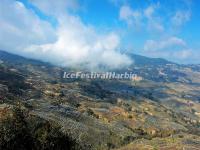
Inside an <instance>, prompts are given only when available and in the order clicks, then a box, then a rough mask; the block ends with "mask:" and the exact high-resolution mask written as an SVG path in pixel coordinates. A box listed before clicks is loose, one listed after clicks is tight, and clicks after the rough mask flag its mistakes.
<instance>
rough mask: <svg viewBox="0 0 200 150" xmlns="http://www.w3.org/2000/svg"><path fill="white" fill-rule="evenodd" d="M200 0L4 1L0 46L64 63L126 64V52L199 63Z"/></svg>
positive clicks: (0, 13) (0, 6)
mask: <svg viewBox="0 0 200 150" xmlns="http://www.w3.org/2000/svg"><path fill="white" fill-rule="evenodd" d="M199 33H200V1H199V0H176V1H175V0H56V1H55V0H1V2H0V49H1V50H5V51H8V52H11V53H15V54H18V55H22V56H25V57H29V58H35V59H39V60H43V61H47V62H50V63H54V64H57V65H61V66H73V67H76V66H79V67H80V66H83V67H87V68H91V69H93V68H96V67H98V66H100V65H104V66H107V67H110V68H118V67H124V66H127V65H130V64H132V63H134V61H133V60H131V59H130V58H129V56H128V53H135V54H140V55H144V56H148V57H155V58H158V57H159V58H165V59H168V60H170V61H174V62H178V63H184V64H188V63H195V64H200V42H199V40H200V34H199Z"/></svg>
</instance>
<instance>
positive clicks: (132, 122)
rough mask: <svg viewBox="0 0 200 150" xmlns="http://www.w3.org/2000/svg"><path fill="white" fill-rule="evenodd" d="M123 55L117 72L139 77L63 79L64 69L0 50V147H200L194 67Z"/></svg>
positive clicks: (198, 78)
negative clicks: (127, 60)
mask: <svg viewBox="0 0 200 150" xmlns="http://www.w3.org/2000/svg"><path fill="white" fill-rule="evenodd" d="M130 57H131V58H132V59H133V60H134V62H135V63H134V64H133V65H132V66H130V67H128V68H126V69H123V70H117V71H118V72H124V71H127V72H134V73H136V74H137V75H139V76H141V77H142V78H143V80H142V81H140V82H134V81H132V80H103V79H95V80H89V79H63V78H62V74H63V71H72V70H71V69H69V68H61V67H58V66H54V65H51V64H49V63H43V62H40V61H37V60H32V59H26V58H24V57H21V56H17V55H13V54H9V53H7V52H4V51H0V132H1V136H0V144H1V145H0V149H6V148H7V149H9V148H10V149H20V150H21V149H27V148H29V145H30V144H32V145H34V146H35V147H34V148H33V149H87V150H88V149H91V150H96V149H98V150H106V149H118V150H125V149H126V150H129V149H130V150H133V149H136V150H140V149H141V150H143V149H149V150H151V149H167V150H169V149H171V150H179V149H183V148H185V149H195V148H196V149H199V147H200V134H199V133H200V132H199V131H200V93H199V91H200V66H199V65H180V64H176V63H172V62H169V61H167V60H164V59H159V58H158V59H153V58H147V57H144V56H139V55H133V54H131V55H130ZM11 124H13V126H11V127H10V125H11ZM15 124H16V125H15ZM18 125H19V126H18ZM5 128H6V129H7V130H4V129H5ZM9 128H10V129H11V128H12V129H13V130H8V129H9ZM21 129H23V130H21ZM23 136H25V137H29V138H22V140H21V141H20V140H19V141H17V140H16V139H18V138H20V137H23ZM27 139H28V140H27ZM13 141H16V143H15V144H13V147H8V146H9V145H10V144H9V143H12V142H13ZM22 141H24V142H22Z"/></svg>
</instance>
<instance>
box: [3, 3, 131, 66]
mask: <svg viewBox="0 0 200 150" xmlns="http://www.w3.org/2000/svg"><path fill="white" fill-rule="evenodd" d="M30 3H31V4H32V5H33V6H34V7H36V8H37V9H39V11H41V12H42V13H43V15H45V16H50V17H53V18H55V19H56V21H57V26H52V24H51V23H50V22H48V21H45V20H44V19H41V16H39V15H38V14H36V12H34V10H33V9H31V8H27V7H25V6H24V4H23V3H22V2H19V1H15V0H1V3H0V22H1V24H0V49H3V50H7V51H9V52H12V53H16V54H20V55H23V56H27V57H30V58H36V59H40V60H43V61H47V62H51V63H54V64H57V65H62V66H70V67H87V68H89V69H94V68H98V67H99V66H105V67H108V68H118V67H123V66H127V65H130V64H131V60H130V59H129V58H128V57H127V56H126V55H124V54H121V53H120V52H119V51H118V49H119V46H120V38H119V35H118V34H117V33H115V32H114V31H111V32H108V33H98V32H97V31H96V30H95V27H93V26H91V25H86V24H84V23H83V22H82V20H81V19H80V17H78V16H76V15H73V13H70V12H71V11H75V10H76V9H78V7H79V6H78V3H77V2H76V1H74V0H73V1H72V0H60V1H54V0H48V1H47V0H43V1H41V0H31V1H30ZM8 10H12V11H8Z"/></svg>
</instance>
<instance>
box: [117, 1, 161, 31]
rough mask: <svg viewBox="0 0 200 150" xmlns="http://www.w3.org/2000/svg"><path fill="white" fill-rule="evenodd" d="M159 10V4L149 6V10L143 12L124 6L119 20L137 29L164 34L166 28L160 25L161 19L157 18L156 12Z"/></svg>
mask: <svg viewBox="0 0 200 150" xmlns="http://www.w3.org/2000/svg"><path fill="white" fill-rule="evenodd" d="M158 8H159V3H158V4H155V5H149V6H148V7H147V8H145V9H141V10H133V9H132V8H131V7H130V6H128V5H123V6H122V7H121V8H120V12H119V19H120V20H122V21H125V22H126V23H127V24H128V25H129V26H134V27H136V28H137V29H138V28H139V29H145V30H149V31H159V32H162V31H164V27H163V25H162V24H161V23H160V21H159V17H155V11H156V9H158ZM145 22H146V23H145Z"/></svg>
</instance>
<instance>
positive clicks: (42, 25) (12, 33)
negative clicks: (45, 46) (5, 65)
mask: <svg viewBox="0 0 200 150" xmlns="http://www.w3.org/2000/svg"><path fill="white" fill-rule="evenodd" d="M0 22H1V23H0V48H1V49H4V50H9V51H11V50H15V52H16V51H18V52H19V50H22V48H23V47H24V46H26V45H28V44H29V43H30V42H31V43H33V44H41V43H47V42H50V41H53V40H55V38H56V36H55V33H54V29H53V28H52V27H51V25H50V24H49V23H48V22H45V21H42V20H40V19H39V17H38V16H37V15H35V14H34V13H33V12H32V11H30V10H28V9H26V8H25V6H24V5H23V4H22V3H21V2H18V1H13V0H1V3H0Z"/></svg>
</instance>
